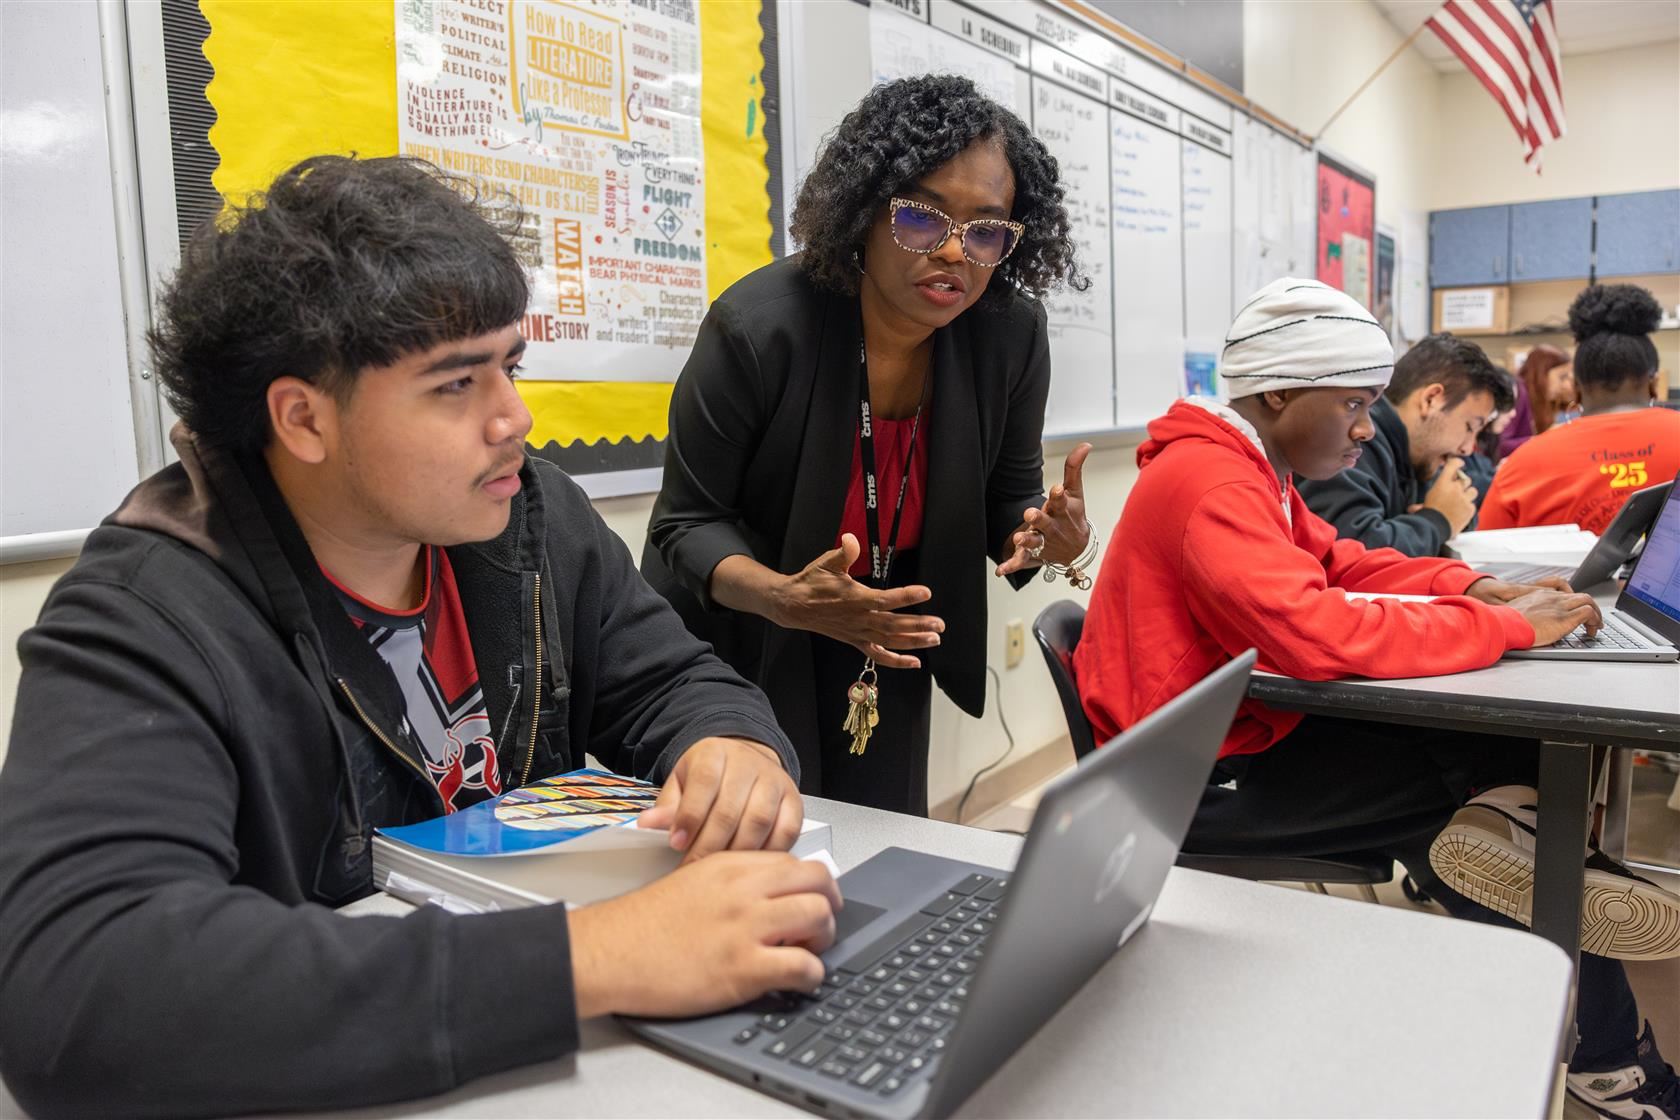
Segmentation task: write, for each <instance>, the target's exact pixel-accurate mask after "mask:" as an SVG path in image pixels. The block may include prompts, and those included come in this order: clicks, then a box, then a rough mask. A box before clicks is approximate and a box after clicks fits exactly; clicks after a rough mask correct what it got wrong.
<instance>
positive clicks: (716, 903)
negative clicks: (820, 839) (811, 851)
mask: <svg viewBox="0 0 1680 1120" xmlns="http://www.w3.org/2000/svg"><path fill="white" fill-rule="evenodd" d="M840 905H841V901H840V888H839V886H838V885H837V884H836V883H835V881H834V876H832V875H830V874H829V873H828V869H827V868H825V867H824V866H822V864H820V863H817V862H815V861H812V860H802V859H795V858H794V857H793V856H791V855H788V854H787V853H785V852H723V853H720V854H718V855H715V856H713V857H711V858H710V859H703V860H700V861H698V862H696V863H692V864H688V865H686V866H683V867H679V868H678V869H677V870H675V871H673V872H671V874H669V875H666V876H665V877H664V878H661V879H656V880H654V881H653V882H652V883H650V884H648V885H647V886H645V887H643V888H641V889H640V890H635V891H631V892H630V893H629V894H626V895H621V896H620V897H618V898H614V899H609V900H608V901H606V902H597V903H595V904H594V905H592V906H585V907H583V908H582V909H579V910H574V911H572V912H571V914H569V915H568V924H569V927H570V940H571V950H572V983H573V988H574V990H575V992H576V994H577V1006H578V1018H580V1019H588V1018H592V1017H594V1016H596V1015H610V1014H622V1015H653V1016H662V1017H663V1016H688V1015H702V1014H705V1013H707V1012H710V1011H720V1010H722V1009H724V1008H727V1007H734V1006H737V1005H738V1004H742V1003H746V1002H747V1001H748V1000H752V999H756V998H758V997H759V996H761V995H763V994H764V993H766V992H773V991H784V990H786V991H801V992H811V991H815V990H816V989H817V987H818V985H820V984H821V983H822V980H823V963H822V960H821V959H820V958H819V957H818V956H817V954H818V953H821V952H823V951H824V950H825V949H827V948H828V947H829V946H830V945H832V944H833V943H834V912H835V911H836V910H838V909H839V908H840Z"/></svg>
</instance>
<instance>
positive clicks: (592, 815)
mask: <svg viewBox="0 0 1680 1120" xmlns="http://www.w3.org/2000/svg"><path fill="white" fill-rule="evenodd" d="M658 797H659V787H657V786H654V785H650V784H649V783H647V782H644V781H641V780H639V779H637V778H625V777H622V776H620V775H618V774H612V773H609V772H607V771H605V770H573V771H571V772H570V773H567V774H556V775H555V776H554V777H552V778H544V779H542V780H541V781H537V782H532V783H531V784H530V785H528V786H523V787H521V788H519V789H515V790H509V791H508V792H507V793H504V794H502V795H501V796H499V797H492V798H490V799H489V800H487V801H480V802H479V803H478V804H476V805H470V806H468V807H467V808H465V809H462V810H460V811H459V812H455V813H448V814H446V815H444V816H441V817H435V818H433V819H432V820H429V821H421V822H420V823H419V824H407V825H401V826H399V827H397V828H381V829H378V830H377V831H378V833H379V835H381V836H384V837H386V838H388V839H390V840H395V841H397V842H398V843H400V844H405V845H407V846H408V847H410V848H416V849H419V850H420V851H425V852H437V853H439V854H442V855H451V856H514V855H525V854H528V853H531V852H540V851H545V850H548V849H552V848H554V847H556V846H557V845H561V844H566V845H575V846H573V847H568V848H567V851H568V852H583V851H604V850H613V849H622V848H648V847H654V848H658V847H665V846H668V844H669V836H668V834H667V833H666V832H665V830H664V829H642V828H637V827H636V826H635V822H636V818H637V817H638V816H640V815H641V813H642V811H643V810H644V809H651V808H653V804H654V802H655V801H656V800H657V799H658ZM606 830H611V831H606ZM586 837H592V839H590V840H589V841H588V842H585V838H586Z"/></svg>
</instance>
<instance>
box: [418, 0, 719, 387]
mask: <svg viewBox="0 0 1680 1120" xmlns="http://www.w3.org/2000/svg"><path fill="white" fill-rule="evenodd" d="M491 6H492V7H494V8H496V9H498V11H499V12H500V15H499V16H498V17H497V18H491V16H490V15H489V14H488V13H486V12H485V11H483V10H481V9H480V8H479V7H477V6H475V5H471V4H465V3H450V2H442V3H407V2H403V0H398V2H397V4H396V16H397V18H396V34H397V73H396V79H397V136H398V139H399V141H400V142H401V148H402V151H403V153H404V154H408V155H417V156H422V157H424V158H426V159H428V160H431V161H432V162H433V163H436V164H438V165H440V166H442V167H444V168H445V169H447V170H450V171H454V172H458V173H461V174H465V175H469V176H471V177H473V178H476V179H479V180H482V181H484V182H485V183H487V184H488V185H490V186H492V187H494V188H497V189H499V190H500V191H502V192H504V193H505V194H507V195H511V196H512V197H514V198H516V199H518V200H519V203H520V205H521V207H522V208H523V210H524V213H525V223H526V224H525V227H524V231H523V236H522V237H521V238H519V240H518V242H517V245H516V247H517V249H518V250H519V252H520V255H521V256H522V257H523V258H524V259H525V263H526V265H527V266H528V267H529V268H530V270H531V277H532V291H531V307H530V309H529V312H528V313H527V314H526V316H525V318H524V320H523V321H522V322H521V324H520V333H521V334H523V335H524V336H525V338H526V339H527V341H528V342H529V344H530V346H529V349H528V350H527V351H526V354H525V358H524V365H525V369H526V371H527V372H526V374H525V376H526V377H529V378H533V379H540V380H565V381H579V380H581V381H620V380H628V381H660V380H665V381H669V380H674V379H675V377H676V375H677V372H678V371H679V370H680V369H681V368H682V363H683V361H684V359H686V358H687V356H688V351H689V347H690V346H692V345H693V343H694V336H695V332H696V331H697V329H698V328H699V325H700V319H701V317H702V316H703V315H704V314H705V312H706V306H707V302H708V301H707V295H706V241H705V235H704V229H703V226H704V219H705V167H704V160H703V158H702V148H701V132H700V29H699V22H698V20H699V15H698V11H697V9H696V7H695V5H694V4H693V3H692V2H691V0H671V2H670V3H664V4H660V5H658V7H657V8H654V7H651V6H648V5H638V4H633V3H629V2H627V0H600V2H598V3H593V4H590V5H588V6H579V5H575V4H565V3H557V2H553V0H510V2H509V3H507V4H505V5H502V4H496V5H491Z"/></svg>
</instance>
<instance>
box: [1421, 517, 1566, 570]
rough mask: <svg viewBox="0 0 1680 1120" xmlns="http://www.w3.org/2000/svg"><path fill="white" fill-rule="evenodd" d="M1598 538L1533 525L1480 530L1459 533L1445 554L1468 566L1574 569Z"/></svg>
mask: <svg viewBox="0 0 1680 1120" xmlns="http://www.w3.org/2000/svg"><path fill="white" fill-rule="evenodd" d="M1597 543H1598V537H1597V536H1596V535H1594V534H1593V533H1590V532H1588V531H1587V530H1585V529H1583V528H1581V527H1580V526H1579V525H1574V524H1570V525H1534V526H1530V527H1528V528H1525V529H1480V530H1477V531H1476V532H1473V533H1460V534H1459V535H1458V536H1456V537H1454V538H1453V539H1452V540H1450V541H1448V542H1447V548H1448V550H1449V551H1450V552H1451V553H1452V554H1453V555H1454V556H1456V557H1458V558H1459V559H1460V560H1463V561H1464V562H1465V563H1467V564H1472V565H1474V564H1489V563H1500V562H1507V563H1508V562H1511V561H1520V562H1522V563H1527V564H1563V565H1569V566H1570V567H1574V566H1575V565H1578V564H1580V562H1581V561H1582V560H1584V559H1586V556H1587V553H1589V552H1591V551H1592V547H1593V545H1595V544H1597Z"/></svg>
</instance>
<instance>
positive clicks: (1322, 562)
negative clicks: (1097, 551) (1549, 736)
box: [1073, 401, 1534, 757]
mask: <svg viewBox="0 0 1680 1120" xmlns="http://www.w3.org/2000/svg"><path fill="white" fill-rule="evenodd" d="M1149 435H1150V439H1149V440H1148V441H1147V442H1145V443H1144V444H1143V446H1142V447H1140V448H1138V467H1139V468H1140V473H1139V475H1138V480H1137V483H1136V484H1135V485H1134V486H1133V487H1132V492H1131V495H1130V496H1129V497H1128V498H1127V499H1126V508H1125V511H1124V512H1123V513H1122V514H1121V516H1120V524H1119V526H1118V528H1117V529H1116V530H1115V533H1114V537H1113V539H1112V540H1111V541H1110V543H1109V546H1108V550H1107V555H1105V556H1104V558H1103V563H1102V571H1101V572H1100V573H1099V575H1098V578H1097V583H1096V589H1095V590H1094V591H1093V592H1092V594H1091V606H1090V611H1089V613H1088V614H1087V615H1086V618H1085V630H1084V634H1083V636H1082V637H1081V638H1080V640H1079V646H1078V648H1077V649H1076V650H1075V651H1074V659H1073V662H1074V673H1075V677H1076V678H1077V680H1078V683H1079V694H1080V696H1081V698H1082V699H1083V700H1084V703H1085V714H1086V715H1087V716H1089V717H1090V719H1091V725H1092V727H1093V729H1094V730H1095V732H1096V735H1097V741H1098V742H1099V743H1100V742H1104V741H1106V740H1107V739H1109V738H1110V737H1112V736H1114V735H1116V734H1118V733H1119V732H1120V730H1121V729H1122V728H1125V727H1129V726H1131V725H1132V724H1133V723H1135V722H1137V721H1138V720H1140V719H1142V718H1143V717H1144V716H1146V715H1148V714H1149V713H1150V712H1152V711H1154V710H1155V709H1156V708H1158V707H1160V706H1161V705H1162V704H1165V703H1166V702H1167V701H1168V700H1171V699H1172V698H1173V697H1174V696H1177V695H1178V694H1179V693H1181V692H1183V691H1184V690H1185V689H1187V688H1189V687H1190V686H1191V685H1193V684H1195V683H1196V682H1197V681H1199V680H1201V679H1202V678H1203V677H1204V676H1206V675H1207V674H1208V673H1209V672H1211V671H1212V670H1213V669H1215V668H1217V667H1218V666H1220V665H1222V664H1224V663H1225V662H1227V661H1229V660H1230V659H1231V658H1232V657H1233V656H1235V655H1236V654H1239V653H1241V652H1242V651H1243V650H1245V649H1248V648H1249V647H1250V646H1253V647H1254V648H1256V649H1258V650H1259V651H1260V667H1261V668H1262V669H1266V670H1268V671H1271V672H1275V673H1282V674H1285V675H1288V676H1291V677H1298V678H1301V679H1303V680H1331V679H1334V678H1337V677H1345V676H1366V677H1418V676H1433V675H1436V674H1440V673H1457V672H1463V671H1465V670H1469V669H1480V668H1482V667H1484V666H1487V665H1491V664H1492V663H1493V662H1495V661H1497V660H1499V658H1500V657H1501V656H1502V655H1503V654H1504V653H1505V651H1506V650H1511V649H1526V648H1527V647H1528V646H1530V645H1532V644H1533V643H1534V629H1533V627H1531V626H1530V625H1529V624H1528V621H1527V620H1526V619H1524V618H1523V617H1522V615H1521V614H1519V613H1518V612H1516V611H1514V610H1512V609H1511V608H1509V607H1495V606H1488V605H1487V604H1484V603H1480V602H1478V601H1476V600H1475V599H1471V598H1468V597H1465V596H1464V595H1463V592H1464V590H1465V588H1467V587H1469V586H1470V585H1471V584H1472V583H1474V582H1475V581H1476V580H1477V579H1478V578H1480V577H1479V576H1478V575H1477V574H1476V573H1475V572H1473V571H1471V570H1470V568H1468V567H1466V566H1465V565H1464V564H1461V563H1459V562H1458V561H1456V560H1437V559H1413V558H1411V557H1408V556H1405V555H1403V554H1401V553H1399V552H1396V551H1395V550H1393V549H1391V548H1379V549H1369V550H1368V549H1366V547H1365V546H1364V545H1362V544H1360V543H1359V542H1358V541H1353V540H1337V539H1336V530H1335V529H1333V528H1331V526H1330V525H1328V524H1327V523H1326V522H1324V521H1323V520H1321V519H1319V518H1318V517H1316V516H1314V515H1313V513H1312V512H1311V511H1310V510H1308V509H1307V506H1306V503H1305V502H1303V501H1302V500H1301V495H1300V494H1299V493H1297V492H1296V490H1295V487H1294V485H1293V484H1290V485H1289V486H1288V487H1287V490H1284V489H1283V488H1280V486H1279V483H1278V478H1277V474H1276V473H1275V472H1274V471H1273V470H1272V467H1271V465H1270V464H1269V463H1268V462H1267V461H1266V458H1265V456H1264V455H1263V454H1262V453H1261V451H1260V448H1259V447H1258V446H1256V444H1255V443H1254V441H1253V440H1251V439H1250V438H1249V437H1248V436H1246V435H1244V434H1243V433H1242V432H1241V431H1239V430H1238V429H1237V428H1235V427H1233V426H1232V425H1231V424H1229V423H1227V422H1226V421H1225V420H1224V419H1222V418H1221V417H1219V416H1216V415H1214V414H1213V413H1212V412H1210V411H1208V410H1207V409H1205V408H1201V407H1198V406H1196V405H1193V404H1187V403H1185V402H1183V401H1180V402H1179V403H1177V404H1175V405H1173V406H1172V408H1171V409H1170V410H1169V411H1168V412H1167V414H1166V415H1165V416H1163V417H1161V418H1160V419H1158V420H1155V421H1153V422H1152V423H1151V424H1150V425H1149ZM1285 502H1287V503H1288V506H1289V519H1287V520H1286V519H1285V516H1284V508H1283V507H1284V503H1285ZM1291 522H1293V528H1292V527H1291ZM1347 591H1370V592H1392V593H1400V594H1415V595H1447V596H1452V598H1447V599H1442V600H1439V601H1437V602H1433V603H1416V602H1401V601H1397V600H1393V599H1388V600H1381V599H1379V600H1357V599H1349V598H1348V597H1347V595H1346V594H1345V592H1347ZM1300 721H1301V714H1300V713H1299V712H1284V711H1278V710H1275V709H1272V708H1268V707H1266V706H1265V705H1264V704H1260V703H1258V702H1256V701H1254V700H1245V701H1243V705H1242V707H1241V709H1239V711H1238V713H1237V718H1236V722H1234V723H1233V724H1232V725H1231V730H1230V733H1229V734H1227V735H1226V737H1225V744H1224V746H1223V747H1221V748H1220V756H1221V757H1224V756H1226V755H1232V754H1254V753H1256V752H1259V751H1263V750H1265V749H1266V748H1267V747H1270V746H1271V745H1272V744H1273V743H1275V742H1277V741H1278V740H1279V739H1281V738H1283V737H1284V736H1285V735H1287V734H1288V733H1289V732H1290V731H1291V730H1293V729H1294V727H1295V725H1296V724H1297V723H1299V722H1300Z"/></svg>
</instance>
